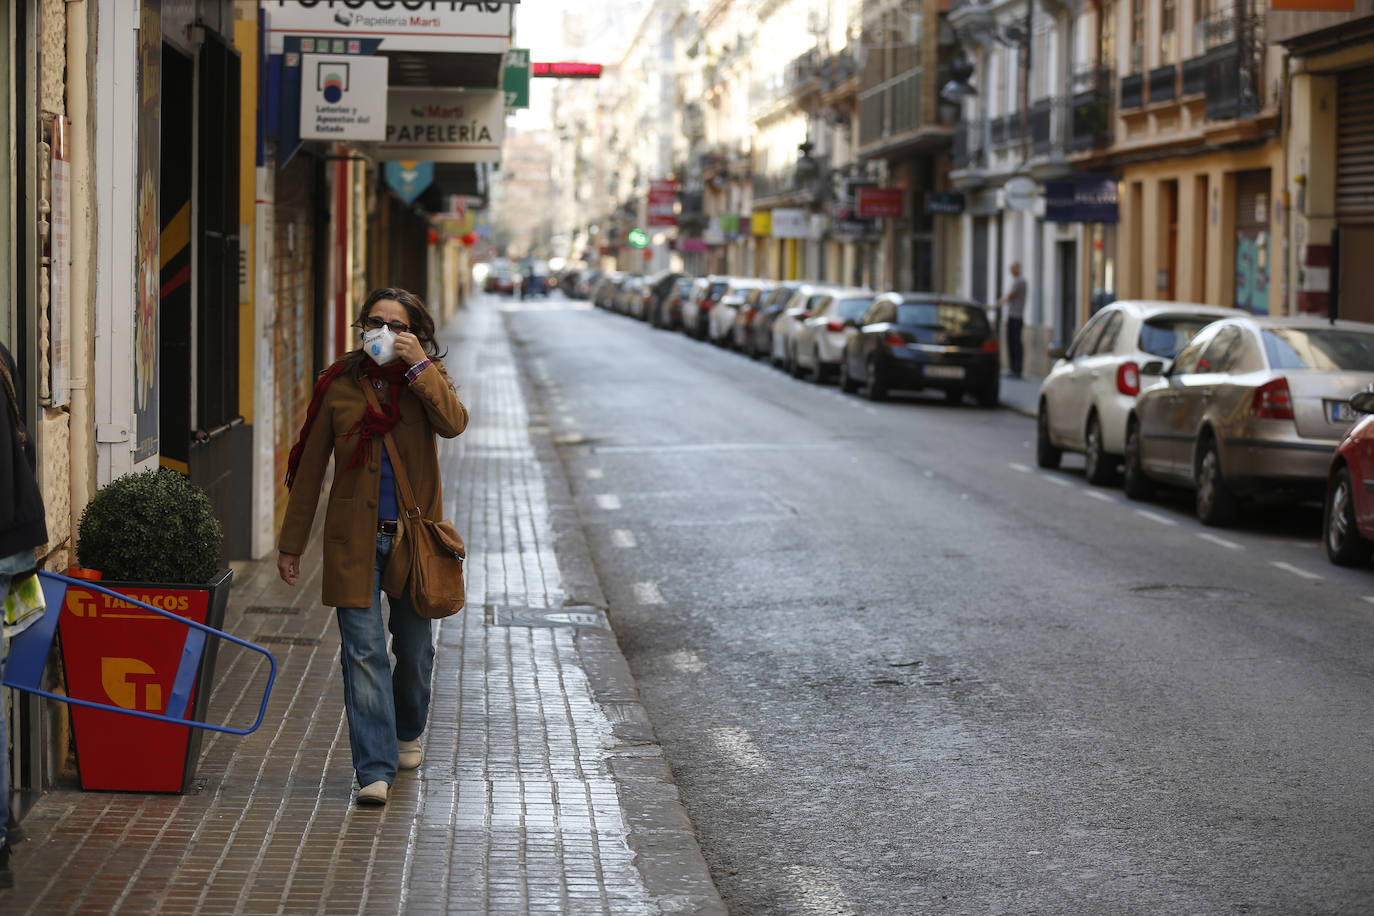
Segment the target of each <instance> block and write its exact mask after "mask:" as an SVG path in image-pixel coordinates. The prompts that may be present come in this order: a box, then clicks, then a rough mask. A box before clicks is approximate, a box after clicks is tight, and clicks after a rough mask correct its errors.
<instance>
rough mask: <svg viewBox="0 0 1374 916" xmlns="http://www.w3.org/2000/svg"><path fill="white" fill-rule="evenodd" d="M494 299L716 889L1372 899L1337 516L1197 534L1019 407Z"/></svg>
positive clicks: (1137, 898)
mask: <svg viewBox="0 0 1374 916" xmlns="http://www.w3.org/2000/svg"><path fill="white" fill-rule="evenodd" d="M504 311H505V316H504V317H505V320H506V322H507V327H508V328H509V330H510V331H511V334H512V337H513V339H514V342H515V344H516V356H517V361H518V362H519V364H520V367H521V370H522V372H523V374H524V377H525V381H526V384H527V387H528V393H529V394H530V404H531V407H530V410H531V413H532V416H531V422H532V423H534V424H539V425H543V424H547V426H548V427H549V428H550V430H551V432H552V434H553V436H554V442H555V443H556V444H557V445H558V449H559V454H560V457H561V459H562V461H563V462H564V465H565V467H566V469H567V472H568V479H569V481H570V483H571V486H572V490H573V497H574V500H575V503H576V506H577V510H578V513H579V514H580V518H581V521H582V523H583V525H584V527H585V530H586V533H587V538H588V542H589V544H590V547H591V550H592V554H593V559H594V561H595V564H596V566H597V570H598V573H599V575H600V579H601V586H602V588H603V589H604V591H605V594H606V597H607V600H608V602H609V616H610V619H611V622H612V624H613V626H614V629H615V632H616V634H617V636H618V638H619V641H620V645H621V648H622V649H623V651H624V653H625V655H626V657H627V659H628V661H629V663H630V666H631V668H632V670H633V673H634V675H635V677H636V679H637V681H638V685H639V689H640V691H641V693H642V697H643V700H644V702H645V704H646V707H647V710H648V713H649V716H650V718H651V720H652V722H653V725H654V727H655V729H656V731H657V735H658V738H659V739H660V741H661V742H662V744H663V747H664V749H665V752H666V754H667V757H668V759H669V762H670V763H671V766H672V769H673V772H674V775H675V778H676V780H677V783H678V785H679V787H680V790H681V793H682V796H683V800H684V803H685V804H686V806H687V809H688V813H689V814H690V816H691V819H692V822H693V824H694V826H695V829H696V832H697V835H698V838H699V841H700V844H701V848H702V851H703V853H704V855H705V857H706V860H707V862H708V864H709V866H710V869H711V873H712V877H713V879H714V881H715V883H716V885H717V887H718V889H719V891H720V893H721V895H722V897H723V898H724V900H725V902H726V904H727V905H728V906H729V908H730V910H731V912H733V913H737V914H749V913H765V912H767V913H874V914H884V913H907V912H940V913H1007V912H1034V913H1059V912H1065V913H1067V912H1074V913H1086V912H1117V913H1182V912H1246V913H1256V912H1272V913H1291V912H1351V911H1355V910H1358V909H1361V908H1363V907H1364V906H1367V904H1368V901H1369V900H1370V899H1374V872H1371V870H1370V868H1369V849H1370V848H1371V842H1374V760H1371V756H1370V754H1369V739H1368V736H1369V735H1370V733H1371V729H1372V728H1374V710H1371V707H1370V704H1369V702H1368V697H1369V690H1370V679H1371V675H1372V674H1374V661H1372V659H1374V636H1371V628H1370V622H1371V619H1374V571H1371V570H1369V569H1357V570H1343V569H1338V568H1336V567H1334V566H1331V565H1330V564H1328V562H1327V560H1326V557H1325V555H1324V554H1323V553H1322V551H1321V549H1320V546H1319V543H1318V539H1317V532H1318V528H1319V525H1320V510H1319V507H1302V508H1299V509H1293V508H1276V509H1272V510H1266V511H1263V512H1258V513H1254V514H1251V515H1249V516H1246V517H1245V518H1244V519H1243V520H1242V522H1241V524H1240V525H1239V526H1238V527H1236V528H1233V529H1227V530H1217V529H1209V528H1205V527H1203V526H1202V525H1200V524H1199V523H1198V522H1197V521H1196V520H1195V519H1194V517H1193V513H1192V509H1191V501H1190V497H1189V496H1187V495H1185V494H1178V495H1174V496H1171V495H1169V494H1167V493H1166V494H1163V495H1162V496H1161V497H1159V498H1158V499H1157V500H1156V501H1155V502H1152V503H1144V504H1142V503H1135V502H1131V501H1129V500H1127V499H1126V498H1125V497H1124V496H1123V494H1122V493H1121V492H1120V490H1119V489H1113V488H1098V487H1092V486H1089V485H1088V484H1087V483H1086V482H1085V481H1084V480H1083V478H1082V475H1081V471H1080V470H1079V469H1080V468H1081V462H1080V461H1078V460H1077V459H1076V458H1073V457H1070V458H1069V459H1067V460H1066V462H1065V464H1066V469H1065V470H1063V471H1060V472H1054V473H1047V472H1042V471H1039V470H1038V469H1036V468H1035V461H1034V453H1033V441H1032V440H1033V437H1034V423H1033V421H1032V420H1031V419H1029V418H1027V417H1025V416H1022V415H1020V414H1018V413H1015V412H1013V411H1010V410H1006V409H995V410H981V409H978V408H976V407H973V406H961V407H951V406H949V405H947V404H946V403H945V402H944V400H943V398H939V397H921V396H911V397H902V396H900V395H898V396H897V397H895V398H894V399H893V401H892V402H890V403H885V404H871V403H869V402H867V401H864V400H862V399H859V398H857V397H854V396H850V395H845V394H842V393H840V392H839V391H838V390H837V389H836V388H835V387H834V386H833V385H830V386H826V387H818V386H816V385H814V384H811V383H808V382H801V381H797V380H794V379H792V378H790V377H788V376H787V375H785V374H783V373H781V372H779V371H777V370H774V369H772V368H770V367H769V366H767V365H766V364H765V363H764V362H761V361H759V362H751V361H749V360H748V359H746V358H744V357H742V356H740V355H738V354H735V353H730V352H726V351H724V350H720V349H717V348H715V347H712V346H710V345H708V344H705V343H701V342H697V341H694V340H691V339H689V338H687V337H686V336H684V335H682V334H679V333H668V332H664V331H657V330H654V329H652V328H650V327H649V326H647V325H645V324H643V323H641V322H636V321H631V320H629V319H626V318H624V317H621V316H617V315H613V314H610V313H607V312H605V311H602V310H598V309H592V308H590V307H589V306H588V305H587V304H586V303H580V302H571V301H568V300H564V299H562V298H560V297H558V296H557V295H555V296H554V297H553V298H551V299H548V300H543V301H539V302H520V301H518V300H513V299H512V300H508V301H507V304H506V305H505V306H504Z"/></svg>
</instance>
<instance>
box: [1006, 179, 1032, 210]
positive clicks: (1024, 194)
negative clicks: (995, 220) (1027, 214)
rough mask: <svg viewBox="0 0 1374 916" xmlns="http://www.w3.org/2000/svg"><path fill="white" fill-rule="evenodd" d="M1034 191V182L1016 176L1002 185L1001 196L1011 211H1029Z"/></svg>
mask: <svg viewBox="0 0 1374 916" xmlns="http://www.w3.org/2000/svg"><path fill="white" fill-rule="evenodd" d="M1036 189H1037V186H1036V184H1035V181H1034V180H1032V179H1030V178H1027V177H1026V176H1024V175H1017V176H1016V177H1015V178H1011V179H1008V181H1007V183H1006V184H1004V185H1002V194H1003V196H1004V197H1005V198H1006V201H1007V206H1008V207H1010V208H1011V209H1013V210H1029V209H1030V208H1031V206H1032V205H1033V204H1034V203H1035V192H1036Z"/></svg>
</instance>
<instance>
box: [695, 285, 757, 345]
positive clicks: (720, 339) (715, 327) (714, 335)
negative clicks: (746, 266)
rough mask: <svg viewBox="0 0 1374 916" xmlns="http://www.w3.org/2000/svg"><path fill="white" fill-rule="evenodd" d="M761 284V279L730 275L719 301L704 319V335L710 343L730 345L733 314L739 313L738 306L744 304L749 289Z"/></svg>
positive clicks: (733, 323) (733, 325)
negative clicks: (727, 284) (728, 283)
mask: <svg viewBox="0 0 1374 916" xmlns="http://www.w3.org/2000/svg"><path fill="white" fill-rule="evenodd" d="M762 285H763V281H762V280H751V279H748V278H746V277H732V278H731V280H730V285H729V286H727V287H726V288H725V292H724V293H722V294H721V296H720V301H719V302H717V303H716V305H715V308H713V309H711V311H710V312H709V313H708V317H707V319H706V336H707V338H708V339H709V340H710V341H711V343H718V344H724V345H725V346H730V344H731V340H730V338H731V336H732V332H733V330H734V327H735V316H736V315H737V314H739V309H740V306H741V305H743V304H744V297H745V296H746V295H747V294H748V292H749V291H750V290H751V289H758V288H759V287H760V286H762Z"/></svg>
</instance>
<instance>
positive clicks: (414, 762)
mask: <svg viewBox="0 0 1374 916" xmlns="http://www.w3.org/2000/svg"><path fill="white" fill-rule="evenodd" d="M396 752H397V754H396V756H397V766H398V767H399V768H400V769H402V770H413V769H415V768H416V767H418V766H419V765H420V760H421V759H422V758H423V757H424V751H423V750H422V749H421V748H420V739H419V738H416V739H415V740H414V741H397V742H396Z"/></svg>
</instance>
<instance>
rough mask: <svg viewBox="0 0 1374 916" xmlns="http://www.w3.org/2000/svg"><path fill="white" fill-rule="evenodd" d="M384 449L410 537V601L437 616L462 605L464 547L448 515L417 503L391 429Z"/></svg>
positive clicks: (374, 405) (422, 611)
mask: <svg viewBox="0 0 1374 916" xmlns="http://www.w3.org/2000/svg"><path fill="white" fill-rule="evenodd" d="M363 392H364V393H365V394H366V395H367V400H368V401H369V402H370V403H371V405H372V409H373V410H376V411H377V412H378V413H381V407H379V406H378V404H377V395H376V394H375V393H373V391H372V386H371V385H368V384H366V383H364V384H363ZM386 450H387V452H388V453H389V454H390V455H391V471H392V473H393V474H395V475H396V489H397V491H398V492H397V495H398V496H399V497H400V499H401V513H402V515H403V517H404V525H405V534H404V537H407V538H409V539H410V604H411V607H413V608H415V613H417V614H419V615H420V616H421V617H428V618H430V619H433V620H437V619H439V618H442V617H450V616H452V615H454V614H456V613H458V612H459V611H461V610H462V609H463V604H464V603H465V602H466V601H467V586H466V584H465V583H464V581H463V561H464V560H465V559H467V555H468V552H467V547H466V546H465V545H464V544H463V538H462V537H461V536H460V535H459V534H458V529H457V528H455V527H453V523H452V522H450V521H449V520H447V519H443V520H441V521H437V522H436V521H433V520H432V519H428V518H425V517H424V515H423V514H422V513H421V512H420V504H419V503H418V502H417V501H416V499H415V494H414V493H412V492H411V490H410V478H408V477H407V476H406V470H405V465H404V464H402V463H401V451H400V449H398V448H397V447H396V441H395V440H394V439H392V438H391V433H390V432H388V433H387V434H386Z"/></svg>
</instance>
